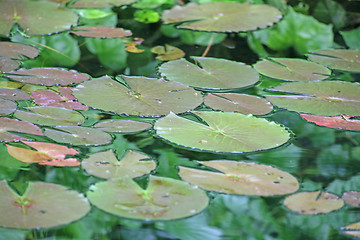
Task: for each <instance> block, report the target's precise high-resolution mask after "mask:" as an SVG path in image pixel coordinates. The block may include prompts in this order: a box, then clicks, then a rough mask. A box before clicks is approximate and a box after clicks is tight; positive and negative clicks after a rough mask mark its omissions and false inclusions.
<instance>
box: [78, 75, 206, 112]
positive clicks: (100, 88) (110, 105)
mask: <svg viewBox="0 0 360 240" xmlns="http://www.w3.org/2000/svg"><path fill="white" fill-rule="evenodd" d="M123 79H125V80H126V83H127V85H128V86H129V88H128V87H126V86H124V85H123V84H121V83H119V82H117V81H114V80H112V79H111V78H110V77H107V76H106V77H102V78H98V79H93V80H90V81H87V82H85V83H83V84H81V85H79V86H77V87H76V88H75V89H74V95H75V97H76V98H77V99H78V100H79V101H80V102H82V103H84V104H86V105H88V106H90V107H93V108H99V109H102V110H105V111H113V112H116V113H118V114H129V115H139V116H159V115H165V114H168V113H169V112H170V111H173V112H175V113H181V112H186V111H188V110H191V109H194V108H196V107H197V106H199V105H200V104H201V102H202V97H201V94H200V93H199V92H197V91H195V90H194V89H192V88H190V87H188V86H186V85H183V84H181V83H176V82H167V81H164V80H162V79H155V78H146V77H125V76H123Z"/></svg>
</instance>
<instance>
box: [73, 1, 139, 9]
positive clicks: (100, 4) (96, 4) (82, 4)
mask: <svg viewBox="0 0 360 240" xmlns="http://www.w3.org/2000/svg"><path fill="white" fill-rule="evenodd" d="M134 2H136V0H77V1H76V2H75V3H74V4H72V5H71V6H70V7H72V8H108V7H113V6H117V7H118V6H122V5H128V4H131V3H134Z"/></svg>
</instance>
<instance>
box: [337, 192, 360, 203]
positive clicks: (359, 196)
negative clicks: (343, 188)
mask: <svg viewBox="0 0 360 240" xmlns="http://www.w3.org/2000/svg"><path fill="white" fill-rule="evenodd" d="M341 198H342V200H344V202H346V204H349V205H350V206H352V207H358V206H359V205H360V192H356V191H350V192H344V194H343V195H342V197H341Z"/></svg>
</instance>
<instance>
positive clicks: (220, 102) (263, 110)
mask: <svg viewBox="0 0 360 240" xmlns="http://www.w3.org/2000/svg"><path fill="white" fill-rule="evenodd" d="M204 103H205V105H207V106H209V107H211V108H212V109H215V110H221V111H223V112H238V113H242V114H253V115H265V114H268V113H270V112H271V111H272V109H273V106H272V105H271V103H270V102H268V101H267V100H265V99H263V98H260V97H256V96H252V95H247V94H237V93H217V94H208V95H207V96H205V99H204Z"/></svg>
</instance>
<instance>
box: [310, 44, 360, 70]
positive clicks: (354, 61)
mask: <svg viewBox="0 0 360 240" xmlns="http://www.w3.org/2000/svg"><path fill="white" fill-rule="evenodd" d="M308 58H309V59H310V60H311V61H314V62H317V63H320V64H322V65H325V66H327V67H328V68H332V69H337V70H342V71H350V72H360V50H359V49H357V50H346V49H333V50H323V51H317V52H313V53H311V54H308Z"/></svg>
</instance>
